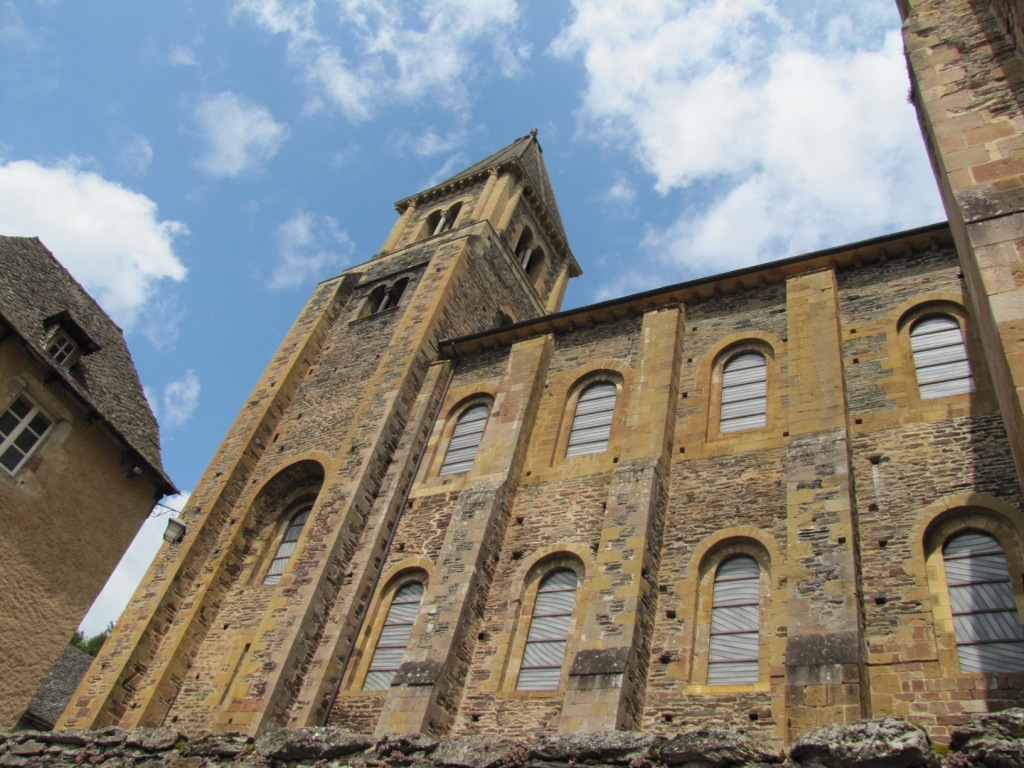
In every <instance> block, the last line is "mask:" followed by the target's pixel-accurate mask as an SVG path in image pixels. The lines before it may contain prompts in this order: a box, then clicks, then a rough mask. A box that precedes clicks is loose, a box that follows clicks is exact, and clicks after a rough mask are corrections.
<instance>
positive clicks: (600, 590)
mask: <svg viewBox="0 0 1024 768" xmlns="http://www.w3.org/2000/svg"><path fill="white" fill-rule="evenodd" d="M682 339H683V312H682V310H681V309H679V308H675V307H673V308H670V309H665V310H661V311H657V312H649V313H647V314H646V315H645V316H644V323H643V327H642V329H641V339H640V352H639V356H638V360H637V370H636V374H635V376H634V384H633V391H632V392H631V393H630V395H629V401H628V404H627V409H628V410H627V412H626V434H625V436H624V440H623V449H622V454H621V457H620V466H619V467H618V468H617V469H616V470H615V473H614V478H613V480H612V483H611V487H610V488H609V490H608V495H607V501H606V503H605V515H604V521H603V523H602V530H601V541H600V545H599V548H598V552H597V572H596V573H595V574H594V575H593V577H592V583H593V588H592V590H591V594H592V595H593V597H592V598H591V599H590V600H589V601H588V602H587V604H586V605H583V606H581V609H582V610H583V611H584V621H583V637H582V639H581V642H580V649H579V651H578V652H577V654H576V658H575V659H574V660H573V662H572V667H571V668H570V671H569V682H568V686H567V690H566V695H565V702H564V703H563V705H562V714H561V719H560V723H559V731H560V732H562V733H576V732H580V731H595V732H596V731H606V730H616V729H630V728H639V724H640V716H641V714H642V711H643V701H644V691H645V684H646V675H647V661H648V657H649V655H650V639H651V638H650V634H651V630H652V627H653V622H654V611H655V609H656V604H657V591H658V590H657V573H658V564H659V559H660V550H661V536H662V529H663V526H664V515H665V505H666V500H667V494H668V484H667V478H666V476H665V474H666V471H667V467H668V462H669V458H670V455H671V450H672V436H673V431H674V425H675V406H676V398H677V396H678V389H679V368H680V362H681V361H680V359H679V358H680V356H681V354H682ZM588 578H591V577H590V576H589V574H588Z"/></svg>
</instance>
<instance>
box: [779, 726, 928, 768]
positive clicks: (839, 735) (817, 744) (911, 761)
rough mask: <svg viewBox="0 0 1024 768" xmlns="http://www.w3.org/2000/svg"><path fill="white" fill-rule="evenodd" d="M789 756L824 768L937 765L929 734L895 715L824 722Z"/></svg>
mask: <svg viewBox="0 0 1024 768" xmlns="http://www.w3.org/2000/svg"><path fill="white" fill-rule="evenodd" d="M790 757H792V759H793V761H794V762H797V763H817V764H819V765H823V766H826V768H854V767H856V768H912V766H925V765H934V764H937V760H936V758H935V754H934V753H933V752H932V748H931V740H930V739H929V738H928V734H926V733H925V732H924V731H922V730H921V729H920V728H916V727H914V726H913V725H910V724H909V723H907V722H905V721H903V720H900V719H899V718H896V717H885V718H881V719H879V720H861V721H859V722H856V723H849V724H834V725H827V726H825V727H823V728H814V729H812V730H810V731H808V732H807V733H805V734H803V735H802V736H800V738H798V739H797V740H796V742H795V743H794V744H793V749H792V750H790Z"/></svg>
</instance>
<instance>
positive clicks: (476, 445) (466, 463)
mask: <svg viewBox="0 0 1024 768" xmlns="http://www.w3.org/2000/svg"><path fill="white" fill-rule="evenodd" d="M490 412H491V409H490V408H488V407H487V406H486V405H474V406H472V407H471V408H467V409H466V410H465V411H463V412H462V415H461V416H460V417H459V421H458V423H457V424H456V425H455V429H454V430H453V431H452V439H451V440H450V441H449V442H448V451H447V452H446V453H445V455H444V461H443V462H442V464H441V474H442V475H457V474H459V473H461V472H469V470H471V469H472V468H473V462H474V461H476V452H477V451H478V450H479V449H480V440H482V439H483V436H484V427H486V426H487V417H488V415H489V414H490Z"/></svg>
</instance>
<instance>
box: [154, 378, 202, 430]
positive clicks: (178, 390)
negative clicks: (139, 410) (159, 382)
mask: <svg viewBox="0 0 1024 768" xmlns="http://www.w3.org/2000/svg"><path fill="white" fill-rule="evenodd" d="M199 389H200V387H199V378H198V377H197V376H196V373H195V371H193V370H187V371H185V374H184V375H183V376H182V377H181V378H180V379H175V380H174V381H172V382H171V383H170V384H168V385H167V386H166V387H164V396H163V400H162V402H161V407H160V416H161V418H162V421H163V423H165V424H166V425H167V426H170V427H180V426H181V425H182V424H184V423H185V422H186V421H188V420H189V419H190V418H191V417H192V414H193V413H195V411H196V408H197V407H198V405H199Z"/></svg>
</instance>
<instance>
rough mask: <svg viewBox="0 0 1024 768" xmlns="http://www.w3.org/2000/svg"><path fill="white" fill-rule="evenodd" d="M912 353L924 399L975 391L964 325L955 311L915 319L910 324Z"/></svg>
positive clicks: (921, 395) (918, 384) (920, 392)
mask: <svg viewBox="0 0 1024 768" xmlns="http://www.w3.org/2000/svg"><path fill="white" fill-rule="evenodd" d="M954 336H955V338H954ZM910 353H911V355H912V357H913V360H914V375H915V377H916V379H917V391H918V394H919V395H920V397H921V399H922V400H932V399H935V398H938V397H949V396H950V395H966V394H970V393H971V392H974V391H975V385H974V373H973V371H972V370H971V361H970V358H969V357H968V355H967V344H966V343H965V341H964V329H963V327H962V325H961V324H960V321H959V319H958V318H957V317H956V316H955V315H951V314H949V313H948V312H937V313H931V314H927V315H925V316H923V317H919V318H918V319H916V320H915V321H914V322H913V323H912V324H911V325H910Z"/></svg>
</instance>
